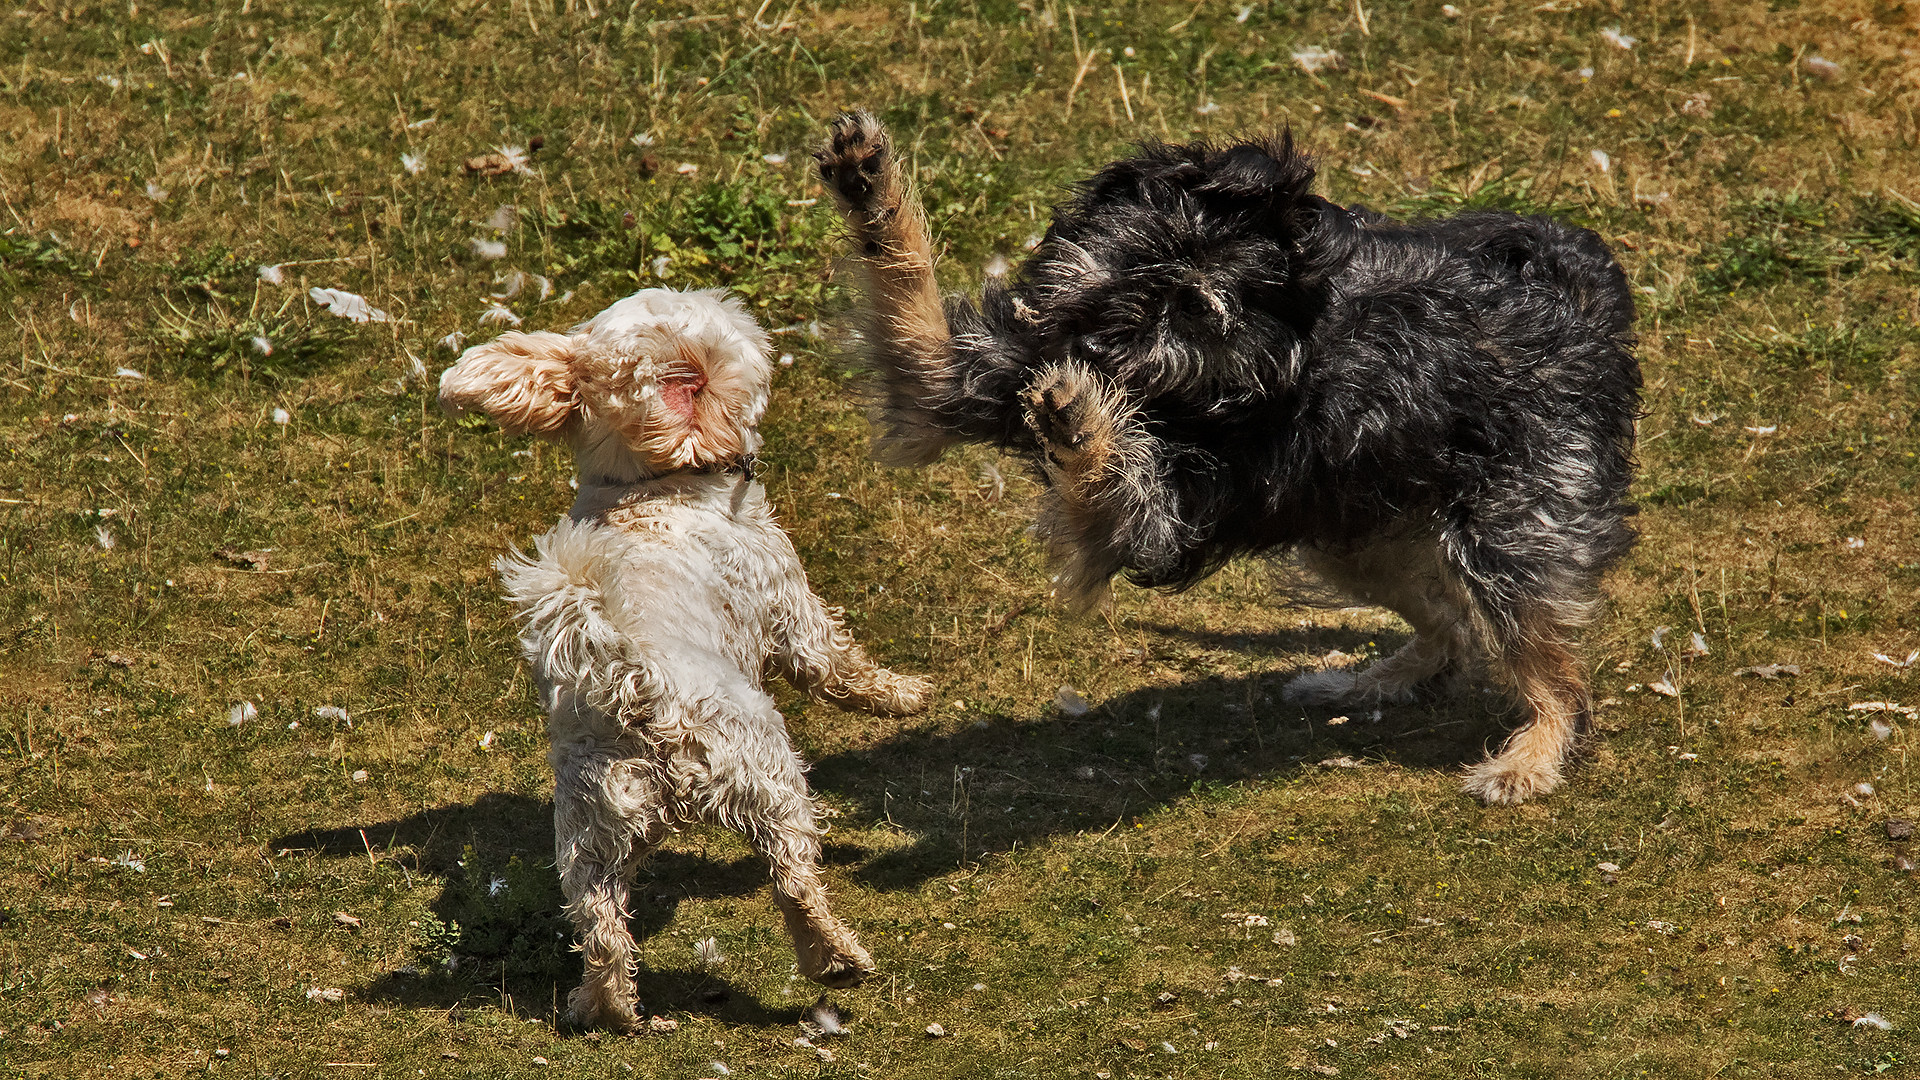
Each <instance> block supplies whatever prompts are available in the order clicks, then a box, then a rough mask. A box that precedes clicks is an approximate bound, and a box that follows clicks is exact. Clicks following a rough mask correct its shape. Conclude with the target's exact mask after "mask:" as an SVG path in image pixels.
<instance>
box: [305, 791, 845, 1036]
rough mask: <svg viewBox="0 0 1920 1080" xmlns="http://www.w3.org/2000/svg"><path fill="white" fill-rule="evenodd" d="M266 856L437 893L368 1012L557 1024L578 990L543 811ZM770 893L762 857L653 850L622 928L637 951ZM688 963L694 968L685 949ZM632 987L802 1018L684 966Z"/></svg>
mask: <svg viewBox="0 0 1920 1080" xmlns="http://www.w3.org/2000/svg"><path fill="white" fill-rule="evenodd" d="M695 842H696V843H697V839H696V841H695ZM273 844H274V847H275V848H276V849H281V848H287V849H293V850H295V851H303V850H304V851H314V852H318V853H320V854H323V855H329V856H334V857H338V858H360V859H366V858H373V859H375V860H377V861H379V862H381V863H383V864H389V865H391V866H392V867H395V868H398V869H399V870H400V871H401V872H402V873H403V874H405V875H406V877H407V878H408V880H416V879H417V878H428V879H433V880H434V881H436V882H438V883H439V884H440V890H441V891H440V895H439V896H438V897H437V898H435V900H434V901H433V902H432V903H431V904H429V905H428V910H429V911H430V912H431V913H432V916H433V918H432V920H423V923H424V925H422V926H421V928H420V931H419V937H418V940H417V942H416V949H415V952H416V961H415V962H414V963H411V964H408V965H406V966H403V967H401V968H398V969H396V970H394V971H390V972H388V973H387V974H385V975H382V976H380V977H379V978H377V979H375V980H374V981H373V983H372V984H371V985H369V986H368V987H367V988H366V989H365V991H364V992H365V994H366V996H367V997H369V998H371V999H373V1000H377V1001H389V1002H394V1003H396V1004H403V1005H409V1006H419V1007H432V1008H440V1009H450V1008H459V1007H462V1006H472V1005H476V1004H500V1005H503V1006H506V1007H509V1008H511V1009H512V1010H513V1011H514V1012H516V1013H519V1014H524V1015H528V1016H536V1017H546V1018H553V1017H556V1016H557V1015H558V1013H559V1011H560V1010H559V1005H560V1003H562V1002H564V1001H565V999H566V995H567V992H568V991H569V990H571V989H572V988H573V987H575V986H577V985H579V982H580V976H581V964H580V957H579V954H578V953H577V952H575V951H574V949H573V929H572V927H571V925H570V924H569V923H568V922H567V919H566V916H565V915H564V914H563V913H562V911H561V905H562V904H563V903H564V902H565V901H564V898H563V897H562V896H561V894H560V882H559V878H558V876H557V875H556V874H555V873H554V869H553V803H552V801H551V800H548V799H540V798H534V797H531V796H527V795H518V794H511V793H502V792H493V793H489V794H486V795H482V796H480V797H479V798H478V799H475V800H474V801H473V802H471V803H463V804H456V805H452V806H443V807H437V808H435V809H432V810H425V811H422V812H420V813H418V814H413V815H410V816H408V817H405V818H400V819H398V820H394V821H382V822H376V823H373V824H369V825H349V826H344V827H340V828H320V829H310V830H307V831H304V832H299V833H292V834H289V835H287V836H282V837H279V838H278V839H276V840H274V841H273ZM862 854H863V853H862V852H860V851H858V850H856V849H849V848H847V847H846V846H845V845H832V846H830V847H829V848H828V850H827V861H828V862H830V863H833V862H851V861H855V860H857V859H858V858H859V857H860V856H861V855H862ZM766 888H767V865H766V862H765V861H764V860H762V859H760V858H758V857H753V856H741V857H731V858H730V857H725V856H715V857H708V856H707V854H706V853H705V852H704V851H701V850H685V849H681V850H676V849H673V848H663V849H661V850H659V851H656V852H655V853H654V854H653V855H652V856H650V857H649V858H648V859H647V860H646V861H645V862H643V863H641V867H640V871H639V873H638V874H637V876H636V878H635V881H634V899H633V903H632V908H633V914H632V917H631V918H632V921H631V924H630V925H631V926H632V929H633V934H634V937H635V938H636V939H638V940H639V941H641V942H642V944H643V948H644V946H645V943H646V942H647V941H648V939H650V938H653V937H655V936H656V935H658V934H660V933H662V932H663V931H665V930H666V929H667V927H669V926H670V925H671V924H672V922H673V920H674V916H675V914H676V912H677V911H678V909H679V906H680V904H681V902H683V901H687V900H709V899H720V898H728V897H735V898H741V899H744V900H747V901H749V902H751V901H752V900H754V899H755V898H756V897H760V898H762V899H764V896H763V895H762V894H764V893H765V891H766ZM768 913H769V919H768V921H767V926H766V932H767V933H769V934H778V933H780V930H779V919H778V917H777V915H774V914H773V910H772V905H771V904H770V903H769V904H768ZM690 944H691V943H689V945H690ZM687 959H688V960H689V961H693V959H694V956H693V952H692V949H691V948H690V947H689V949H688V952H687ZM635 979H636V982H637V984H638V987H639V991H640V1000H641V1002H642V1003H643V1004H644V1005H646V1006H648V1007H649V1008H651V1009H652V1010H653V1011H655V1012H662V1011H668V1010H683V1011H687V1012H693V1013H700V1014H705V1015H709V1016H712V1017H714V1018H716V1019H720V1020H723V1021H726V1022H729V1023H736V1024H745V1025H751V1026H762V1027H766V1026H782V1025H792V1024H794V1023H797V1022H798V1021H799V1019H800V1015H801V1011H802V1009H803V1008H804V1004H805V1003H804V1002H797V1001H796V1002H795V1003H794V1004H793V1005H792V1006H790V1007H784V1008H782V1007H768V1006H767V1005H766V1004H765V1003H763V1002H761V1001H760V1000H759V999H758V998H757V997H756V996H755V994H754V993H753V992H752V991H750V990H746V989H743V988H741V987H739V986H737V985H735V984H734V983H732V982H731V981H729V980H728V979H727V978H725V977H724V975H722V974H720V973H719V972H716V971H714V970H712V969H709V968H705V967H702V966H699V965H697V964H694V963H689V964H688V965H687V966H684V967H647V966H644V963H643V966H642V967H641V968H640V970H639V971H637V972H636V973H635Z"/></svg>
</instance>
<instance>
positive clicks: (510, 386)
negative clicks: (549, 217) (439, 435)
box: [440, 289, 773, 483]
mask: <svg viewBox="0 0 1920 1080" xmlns="http://www.w3.org/2000/svg"><path fill="white" fill-rule="evenodd" d="M772 371H773V369H772V367H771V365H769V364H768V363H767V334H766V331H764V330H762V329H761V328H760V324H759V323H757V322H755V321H754V319H753V316H752V315H749V314H748V313H747V309H746V307H745V305H743V304H741V303H740V301H739V300H738V299H737V298H735V297H732V296H729V295H727V293H726V290H724V289H704V290H701V291H699V292H680V291H678V290H675V289H643V290H641V291H640V292H637V293H634V294H633V295H632V296H629V297H627V298H626V299H624V300H621V301H619V302H617V303H615V304H614V305H613V306H612V307H610V308H608V309H607V310H605V311H603V312H601V313H600V314H598V315H595V316H594V317H593V318H592V319H589V320H588V321H586V322H584V323H581V324H580V325H579V326H576V327H574V329H573V332H572V333H569V334H555V333H549V332H546V331H540V332H536V333H531V334H523V333H520V332H518V331H510V332H508V333H505V334H502V335H500V337H499V338H497V339H495V340H493V341H490V342H488V343H487V344H485V345H476V346H474V347H473V348H471V349H468V350H467V351H466V352H465V353H463V354H461V356H460V362H459V363H457V364H455V365H454V366H452V367H450V368H448V369H447V370H446V372H445V373H444V374H442V375H441V376H440V407H441V408H443V409H445V410H446V411H447V412H449V413H451V414H453V415H455V416H459V415H461V414H463V413H466V412H470V411H472V410H475V409H478V410H480V411H482V412H484V413H486V414H487V415H488V416H491V417H493V419H494V420H495V421H496V422H498V423H499V425H500V426H501V427H502V428H503V429H505V430H506V431H507V432H509V433H511V434H515V435H522V434H531V435H545V436H548V437H550V438H554V439H561V440H564V441H566V442H568V443H570V444H571V445H572V446H573V449H574V454H575V456H576V458H577V459H578V462H579V468H580V473H581V475H582V476H592V477H596V478H605V479H607V480H610V481H613V482H616V483H619V482H631V481H635V480H644V479H647V478H649V477H654V476H660V475H662V474H665V473H670V472H675V471H678V470H682V469H696V468H714V467H724V466H727V465H731V464H734V463H736V462H741V461H744V460H746V459H747V458H750V457H751V456H753V454H755V453H756V452H758V450H759V449H760V432H759V430H758V426H759V423H760V414H761V413H762V412H764V411H765V410H766V407H767V387H768V383H769V382H770V381H771V379H772Z"/></svg>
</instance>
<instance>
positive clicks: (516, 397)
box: [440, 330, 576, 435]
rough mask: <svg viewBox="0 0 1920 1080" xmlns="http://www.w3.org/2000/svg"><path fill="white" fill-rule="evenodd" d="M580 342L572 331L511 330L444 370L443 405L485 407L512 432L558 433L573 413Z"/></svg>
mask: <svg viewBox="0 0 1920 1080" xmlns="http://www.w3.org/2000/svg"><path fill="white" fill-rule="evenodd" d="M575 344H576V343H575V340H574V338H573V337H571V336H569V335H566V334H555V333H549V332H547V331H544V330H542V331H538V332H536V333H531V334H523V333H521V332H519V331H517V330H510V331H508V332H507V333H504V334H502V335H500V336H499V337H498V338H496V339H494V340H493V341H489V342H487V343H486V344H485V345H475V346H474V347H473V348H471V349H468V350H467V351H466V352H465V353H462V354H461V356H460V362H459V363H457V364H455V365H454V366H452V367H450V368H448V369H447V370H446V371H445V372H443V373H442V374H441V376H440V407H441V408H442V409H445V410H446V411H447V412H448V413H449V414H451V415H454V416H460V415H463V414H465V413H469V412H473V411H475V410H478V411H480V412H484V413H486V414H487V415H488V416H491V417H493V419H494V421H495V422H496V423H498V424H499V425H500V427H501V428H502V429H504V430H505V431H506V432H507V433H508V434H510V435H553V434H556V433H558V432H559V431H560V429H561V428H563V427H565V426H566V423H567V420H568V418H569V417H570V416H571V415H572V413H573V407H574V383H573V373H572V371H571V369H570V368H569V366H568V365H569V359H570V357H571V355H572V352H573V349H574V346H575Z"/></svg>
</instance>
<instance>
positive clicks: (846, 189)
mask: <svg viewBox="0 0 1920 1080" xmlns="http://www.w3.org/2000/svg"><path fill="white" fill-rule="evenodd" d="M892 152H893V142H892V140H891V139H890V138H888V136H887V129H886V128H884V127H882V126H881V125H880V121H879V119H878V118H877V117H875V116H874V115H873V114H872V113H870V112H868V111H866V110H865V109H859V110H856V111H854V112H844V113H841V114H840V115H839V116H836V117H834V118H833V124H832V126H831V127H830V128H829V130H828V134H827V145H826V148H825V149H823V150H821V151H820V152H819V153H817V154H815V155H813V157H814V160H815V161H817V162H819V163H820V182H821V183H823V184H825V185H827V190H829V191H832V192H833V193H834V194H835V195H836V196H837V197H838V198H839V200H840V204H841V205H842V206H844V207H846V208H847V210H848V211H849V212H856V213H870V212H872V211H873V210H875V209H876V208H877V207H876V202H877V201H878V196H879V194H880V192H881V190H882V188H883V186H884V185H885V181H886V172H887V159H888V157H889V156H890V155H891V154H892Z"/></svg>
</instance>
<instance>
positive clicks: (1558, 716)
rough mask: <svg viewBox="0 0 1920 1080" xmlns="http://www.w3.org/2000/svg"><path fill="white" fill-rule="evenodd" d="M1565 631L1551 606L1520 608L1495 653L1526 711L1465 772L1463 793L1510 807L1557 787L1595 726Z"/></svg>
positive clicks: (1583, 683) (1584, 676)
mask: <svg viewBox="0 0 1920 1080" xmlns="http://www.w3.org/2000/svg"><path fill="white" fill-rule="evenodd" d="M1569 629H1570V627H1569V626H1568V625H1567V623H1566V622H1565V621H1563V620H1560V619H1556V618H1554V617H1553V608H1552V606H1551V605H1544V604H1543V605H1539V606H1536V607H1533V608H1531V609H1529V610H1525V611H1523V612H1522V613H1521V615H1520V616H1519V618H1518V620H1517V625H1516V630H1515V632H1514V633H1513V635H1512V637H1511V639H1510V641H1509V642H1508V643H1507V644H1506V645H1505V647H1503V648H1501V649H1500V650H1499V655H1497V656H1496V657H1495V662H1496V663H1498V664H1499V665H1500V666H1501V667H1502V668H1503V669H1504V671H1505V674H1506V675H1507V677H1508V679H1509V680H1510V681H1511V682H1512V684H1513V688H1514V690H1515V692H1516V693H1517V694H1518V695H1519V697H1520V700H1521V703H1522V704H1523V705H1524V706H1525V707H1526V709H1527V712H1528V714H1529V715H1528V719H1527V722H1526V724H1525V725H1524V726H1522V727H1521V728H1520V729H1519V730H1518V731H1515V732H1514V733H1513V734H1512V735H1510V736H1508V738H1507V741H1506V743H1505V744H1504V745H1502V746H1501V748H1500V752H1499V753H1498V754H1495V755H1494V756H1492V757H1490V758H1488V759H1487V760H1485V761H1482V762H1481V763H1479V764H1478V765H1475V766H1473V767H1472V768H1470V769H1468V770H1467V778H1466V788H1467V791H1468V792H1470V793H1472V794H1474V795H1476V796H1479V797H1480V798H1481V799H1482V800H1484V801H1486V802H1489V803H1501V804H1506V805H1512V804H1515V803H1521V802H1525V801H1526V800H1527V799H1530V798H1533V797H1535V796H1539V795H1545V794H1546V793H1547V792H1549V791H1552V790H1553V789H1554V788H1556V787H1559V786H1560V779H1561V774H1560V767H1561V764H1562V763H1563V762H1564V761H1565V760H1566V758H1567V756H1568V755H1569V754H1570V753H1572V751H1573V748H1574V744H1575V742H1576V741H1578V739H1579V737H1580V736H1581V734H1583V733H1584V732H1585V731H1586V730H1587V729H1588V728H1589V727H1590V726H1591V724H1592V719H1593V701H1592V697H1591V694H1590V692H1589V690H1588V688H1587V680H1586V675H1585V673H1584V672H1583V671H1581V670H1580V664H1579V662H1578V660H1577V658H1576V657H1575V655H1574V651H1573V646H1572V642H1571V640H1570V636H1569V633H1568V631H1569Z"/></svg>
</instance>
